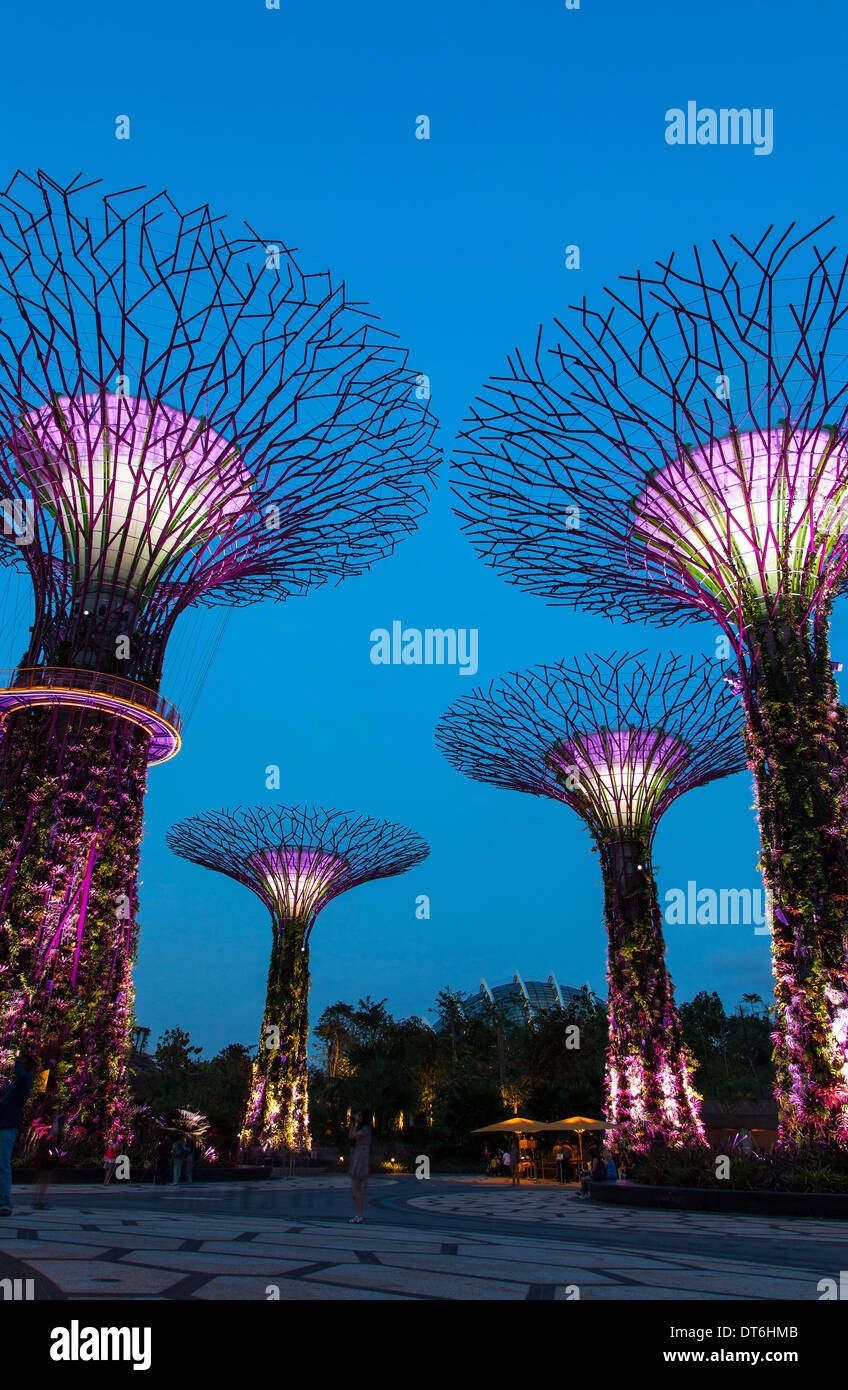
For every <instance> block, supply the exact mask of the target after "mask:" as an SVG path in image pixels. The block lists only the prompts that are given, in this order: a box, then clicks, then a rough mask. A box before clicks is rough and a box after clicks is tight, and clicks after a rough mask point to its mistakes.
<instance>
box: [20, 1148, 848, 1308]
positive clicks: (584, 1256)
mask: <svg viewBox="0 0 848 1390" xmlns="http://www.w3.org/2000/svg"><path fill="white" fill-rule="evenodd" d="M349 1188H350V1184H349V1182H348V1180H347V1179H346V1178H344V1177H342V1176H339V1175H336V1174H333V1175H330V1176H327V1177H296V1178H291V1179H281V1180H278V1181H273V1182H265V1183H257V1184H248V1183H214V1184H213V1183H209V1184H202V1183H198V1184H196V1185H194V1186H193V1187H179V1188H173V1187H160V1188H154V1187H152V1186H142V1187H128V1186H126V1187H122V1186H121V1184H119V1183H114V1184H113V1185H112V1186H111V1187H109V1188H104V1187H103V1186H102V1185H96V1186H89V1185H68V1186H61V1187H56V1188H55V1189H54V1192H53V1194H52V1198H51V1206H50V1208H49V1209H48V1210H47V1211H43V1212H40V1211H34V1210H33V1207H32V1196H31V1190H30V1189H29V1188H27V1187H16V1189H15V1194H14V1195H15V1210H14V1213H13V1214H12V1216H11V1217H6V1218H3V1225H2V1228H0V1277H6V1276H9V1277H18V1278H24V1279H27V1278H28V1279H32V1280H33V1281H34V1282H33V1287H34V1290H35V1297H36V1298H37V1299H61V1298H65V1297H67V1298H72V1299H108V1298H116V1297H119V1298H130V1299H151V1298H153V1299H169V1300H170V1299H191V1300H210V1299H211V1300H214V1299H248V1300H260V1299H261V1300H267V1299H269V1298H272V1297H274V1298H279V1299H310V1300H312V1299H404V1300H409V1299H473V1300H480V1299H520V1300H526V1299H562V1300H570V1299H574V1298H576V1297H579V1298H580V1299H581V1300H586V1299H589V1300H609V1299H627V1300H656V1299H676V1300H689V1299H697V1300H705V1299H706V1300H722V1299H733V1300H747V1301H752V1300H753V1301H757V1300H762V1299H801V1300H816V1299H818V1298H819V1292H818V1289H817V1284H818V1282H819V1280H820V1279H822V1278H826V1277H829V1276H830V1277H833V1276H836V1277H837V1278H838V1271H839V1269H840V1267H843V1266H844V1264H845V1253H844V1252H845V1235H846V1231H845V1226H844V1224H843V1223H840V1222H835V1221H818V1220H802V1219H791V1218H783V1219H780V1218H769V1217H758V1216H751V1217H749V1216H741V1215H736V1214H734V1215H728V1216H719V1215H713V1214H700V1213H698V1214H696V1213H691V1214H687V1213H685V1212H650V1211H644V1210H636V1209H633V1210H627V1209H625V1208H619V1207H607V1206H600V1205H598V1204H595V1203H592V1202H578V1201H574V1200H571V1198H572V1195H573V1190H572V1191H568V1190H563V1189H562V1188H560V1187H558V1186H556V1185H554V1184H539V1185H533V1184H529V1183H524V1184H522V1185H521V1187H520V1188H512V1187H511V1186H510V1185H509V1184H506V1183H504V1182H502V1181H500V1180H488V1179H484V1178H474V1177H469V1178H432V1179H430V1180H429V1181H426V1182H417V1181H415V1179H413V1178H406V1177H403V1178H399V1177H375V1178H373V1179H372V1180H371V1182H370V1183H369V1188H368V1205H367V1207H366V1221H365V1222H364V1223H363V1224H362V1225H361V1226H351V1225H348V1222H347V1218H348V1216H349V1215H350V1214H351V1212H352V1204H351V1200H350V1190H349Z"/></svg>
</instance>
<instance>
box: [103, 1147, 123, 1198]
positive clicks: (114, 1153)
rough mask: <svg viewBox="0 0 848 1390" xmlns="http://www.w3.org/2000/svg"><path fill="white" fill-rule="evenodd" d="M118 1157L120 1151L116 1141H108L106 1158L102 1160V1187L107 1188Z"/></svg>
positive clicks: (113, 1174) (113, 1173)
mask: <svg viewBox="0 0 848 1390" xmlns="http://www.w3.org/2000/svg"><path fill="white" fill-rule="evenodd" d="M120 1156H121V1151H120V1147H119V1145H118V1141H117V1139H110V1140H109V1143H108V1144H107V1145H106V1157H105V1158H104V1159H103V1167H104V1169H105V1172H104V1174H103V1186H104V1187H108V1186H109V1184H110V1182H111V1181H112V1179H113V1177H114V1176H115V1169H116V1167H117V1166H118V1159H119V1158H120Z"/></svg>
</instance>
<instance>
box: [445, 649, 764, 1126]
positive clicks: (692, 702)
mask: <svg viewBox="0 0 848 1390" xmlns="http://www.w3.org/2000/svg"><path fill="white" fill-rule="evenodd" d="M643 656H644V654H641V655H640V656H624V657H622V656H616V655H613V656H611V657H609V658H600V657H587V658H585V659H584V660H583V661H582V663H581V662H578V661H574V662H569V663H566V662H562V663H560V664H559V665H557V666H537V667H533V668H531V669H530V670H529V671H526V672H520V673H515V674H513V675H512V676H510V677H509V678H508V679H506V680H504V681H502V682H501V683H500V684H498V685H495V684H493V685H492V686H490V687H489V689H488V691H483V690H479V691H475V692H474V693H473V694H471V695H469V696H467V697H466V698H465V699H462V700H459V701H458V702H457V703H456V704H455V705H453V706H452V707H451V709H449V710H448V712H447V713H446V714H445V715H444V716H443V718H442V720H441V723H440V724H439V726H438V729H437V732H436V741H437V743H438V744H439V746H440V748H441V749H442V751H443V753H444V754H445V757H446V758H447V760H448V762H450V763H451V765H452V766H453V767H455V768H456V769H457V770H458V771H459V772H463V773H465V775H466V776H468V777H473V778H476V779H477V781H481V782H491V783H494V785H495V786H497V787H504V788H507V789H510V790H514V791H521V792H529V793H530V794H531V795H533V796H548V797H551V798H552V799H553V800H554V801H561V802H564V803H565V805H566V806H570V807H571V809H572V810H573V811H576V812H577V814H578V815H579V816H580V817H581V818H582V819H583V820H584V821H585V823H586V825H587V826H588V828H589V831H590V833H591V836H592V839H593V841H594V845H595V848H596V850H597V853H598V856H599V858H600V862H601V866H602V870H603V879H604V902H605V918H606V928H607V935H608V957H607V961H608V965H607V982H608V985H609V1049H608V1052H607V1071H606V1094H607V1124H608V1126H609V1127H610V1129H611V1132H612V1137H613V1138H614V1139H616V1140H620V1141H622V1142H624V1143H626V1144H629V1145H632V1146H634V1147H637V1148H643V1147H645V1146H646V1145H648V1144H650V1143H651V1142H652V1141H653V1140H654V1139H662V1140H664V1141H667V1142H669V1143H672V1144H680V1143H686V1142H700V1141H702V1140H703V1138H704V1131H703V1126H702V1124H701V1117H700V1097H699V1096H698V1094H697V1092H696V1090H695V1088H694V1085H693V1080H692V1073H693V1070H694V1062H693V1059H692V1057H691V1055H690V1053H689V1051H688V1049H687V1047H686V1045H685V1043H684V1041H683V1034H682V1029H681V1024H680V1019H679V1016H678V1013H677V1008H676V1005H675V1002H674V990H673V987H672V983H671V977H670V975H669V972H668V969H667V967H666V963H665V943H664V939H663V930H662V916H661V913H660V908H659V902H658V897H657V888H656V881H655V878H654V872H653V867H652V862H651V855H652V847H653V842H654V837H655V834H656V829H657V825H658V823H659V820H660V818H661V816H662V815H663V813H664V812H665V811H666V809H667V808H668V807H669V806H670V805H671V803H672V801H674V800H676V798H677V797H678V796H681V795H682V794H683V793H684V792H687V791H689V790H691V789H692V788H693V787H699V786H703V785H704V784H705V783H707V782H711V781H713V780H715V779H716V778H718V777H727V776H728V775H730V774H731V773H734V772H738V771H740V770H742V769H743V768H744V767H745V755H744V748H743V744H742V739H741V717H740V714H739V708H738V702H737V701H736V700H735V699H734V697H733V695H732V693H731V691H730V690H728V688H727V686H726V684H725V683H724V681H723V679H722V676H721V673H720V670H718V669H717V668H716V666H715V663H714V662H709V661H700V662H692V661H686V660H684V659H683V658H680V657H672V658H670V659H668V660H663V659H662V658H658V659H657V660H656V662H655V664H654V665H653V666H650V665H645V664H643Z"/></svg>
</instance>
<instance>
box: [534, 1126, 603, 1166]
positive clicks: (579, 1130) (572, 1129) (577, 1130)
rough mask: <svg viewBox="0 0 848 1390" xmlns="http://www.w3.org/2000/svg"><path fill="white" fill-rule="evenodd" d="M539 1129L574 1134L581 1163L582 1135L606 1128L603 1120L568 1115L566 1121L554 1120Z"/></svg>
mask: <svg viewBox="0 0 848 1390" xmlns="http://www.w3.org/2000/svg"><path fill="white" fill-rule="evenodd" d="M541 1128H542V1129H546V1130H560V1131H562V1130H568V1132H569V1133H571V1134H576V1135H577V1142H578V1144H579V1146H580V1162H581V1163H582V1162H583V1135H584V1134H586V1133H587V1131H591V1130H598V1129H606V1128H607V1126H606V1124H605V1123H604V1121H603V1120H590V1119H588V1118H587V1116H586V1115H569V1117H568V1119H566V1120H556V1121H555V1122H554V1123H553V1124H550V1125H542V1126H541Z"/></svg>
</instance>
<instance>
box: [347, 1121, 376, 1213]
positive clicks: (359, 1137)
mask: <svg viewBox="0 0 848 1390" xmlns="http://www.w3.org/2000/svg"><path fill="white" fill-rule="evenodd" d="M349 1138H350V1140H351V1143H352V1144H353V1153H352V1154H351V1158H350V1182H351V1187H352V1188H353V1200H354V1204H355V1206H356V1216H351V1217H350V1218H349V1221H350V1225H351V1226H359V1225H361V1224H362V1185H363V1183H364V1182H365V1180H366V1178H367V1177H368V1168H369V1164H370V1162H371V1118H370V1116H369V1115H366V1113H365V1111H364V1110H357V1111H356V1113H355V1115H354V1117H353V1122H352V1124H351V1126H350V1135H349Z"/></svg>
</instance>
